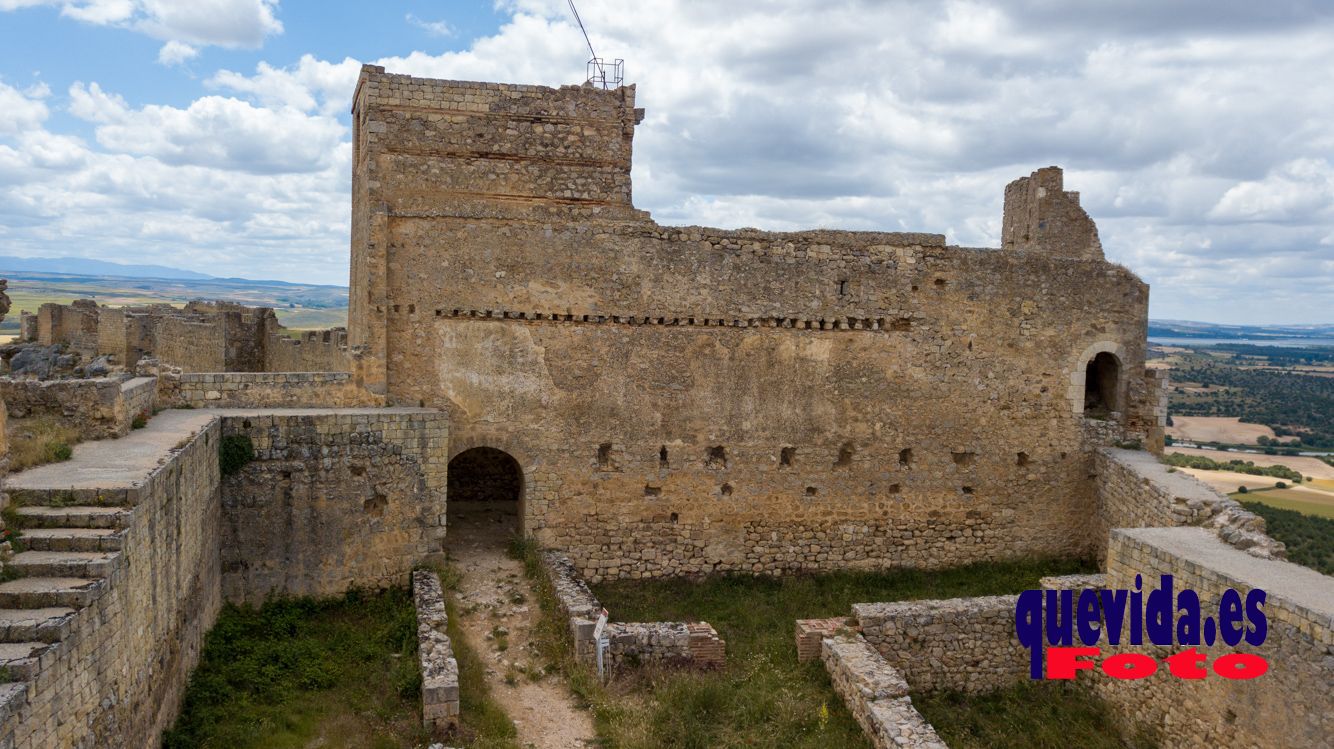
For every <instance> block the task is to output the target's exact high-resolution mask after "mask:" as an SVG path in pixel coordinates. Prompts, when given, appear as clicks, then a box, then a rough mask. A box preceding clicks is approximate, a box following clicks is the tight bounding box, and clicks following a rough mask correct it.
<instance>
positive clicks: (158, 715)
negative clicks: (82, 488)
mask: <svg viewBox="0 0 1334 749" xmlns="http://www.w3.org/2000/svg"><path fill="white" fill-rule="evenodd" d="M219 436H220V430H219V428H218V426H217V424H216V422H205V423H204V425H203V426H202V428H201V429H200V430H199V431H198V432H196V433H195V434H194V435H193V436H191V437H190V438H189V439H188V440H187V441H186V442H185V443H184V444H183V445H181V446H180V447H178V448H176V449H174V450H171V451H170V452H169V455H168V457H167V459H166V460H165V461H164V462H163V463H162V465H160V466H159V467H158V468H157V469H156V470H154V471H153V472H152V474H151V475H150V476H149V478H148V479H147V481H145V482H144V483H143V484H142V485H141V486H138V487H137V488H135V489H134V490H133V491H127V490H126V489H124V488H121V489H120V490H119V491H120V496H121V497H123V498H124V501H127V502H130V503H132V504H133V507H132V509H130V510H129V512H130V517H129V519H128V520H127V521H126V530H125V535H124V540H123V541H122V547H121V551H120V556H119V557H118V561H119V564H116V565H115V566H114V567H113V569H112V571H111V573H110V574H109V575H108V576H107V577H106V578H102V579H101V580H100V581H98V582H96V583H95V587H94V589H93V590H94V593H93V596H92V600H91V602H90V603H89V604H88V605H87V606H85V607H83V608H81V609H80V610H78V611H77V613H74V614H71V615H68V621H67V622H66V623H65V624H64V625H62V627H63V634H62V636H61V639H60V641H59V642H57V643H55V644H53V645H50V646H49V647H48V648H47V650H46V651H45V652H44V653H43V654H42V655H41V657H40V659H38V662H37V665H36V669H35V673H33V674H32V675H31V677H30V678H29V679H28V680H27V683H26V685H20V686H15V685H13V684H10V685H5V687H4V690H3V692H0V694H3V695H4V696H5V697H7V698H8V703H7V705H6V706H5V708H4V709H3V710H0V719H2V722H0V746H5V747H14V749H49V748H50V747H98V749H102V748H103V747H105V748H107V749H140V748H141V747H149V746H156V745H157V742H158V741H159V740H160V736H161V733H162V731H163V730H164V729H166V728H167V727H168V726H169V725H170V724H171V722H172V721H173V720H174V719H175V717H176V713H177V710H178V707H179V705H180V701H181V698H182V696H183V694H184V690H185V687H186V684H187V681H188V677H189V674H190V672H191V670H192V669H193V668H194V666H195V665H196V664H197V663H198V660H199V656H200V651H201V648H202V646H203V640H204V635H205V633H206V632H207V631H208V629H209V628H210V627H211V626H212V625H213V622H214V621H215V620H216V618H217V614H218V611H219V609H220V607H221V597H220V595H219V591H220V587H219V566H218V541H219V539H218V533H219V527H220V523H219V517H218V507H219V503H218V479H219V477H218V453H217V450H218V439H219ZM17 480H18V481H19V482H20V484H19V486H18V487H17V489H18V490H19V491H20V492H21V490H22V486H21V481H22V476H21V475H20V476H19V477H18V478H17ZM113 493H114V492H113Z"/></svg>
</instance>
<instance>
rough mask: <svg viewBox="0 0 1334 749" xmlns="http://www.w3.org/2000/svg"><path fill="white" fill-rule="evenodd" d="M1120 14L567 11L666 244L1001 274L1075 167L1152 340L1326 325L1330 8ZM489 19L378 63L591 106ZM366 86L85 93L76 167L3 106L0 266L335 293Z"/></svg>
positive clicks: (978, 8)
mask: <svg viewBox="0 0 1334 749" xmlns="http://www.w3.org/2000/svg"><path fill="white" fill-rule="evenodd" d="M46 2H47V4H52V5H58V6H60V7H62V8H76V9H77V10H70V11H68V12H69V13H74V12H78V13H82V14H84V15H85V16H87V17H93V16H97V17H99V18H103V19H108V20H105V21H101V22H105V23H114V24H118V25H121V26H128V27H133V28H137V29H139V30H140V31H145V32H146V33H154V34H156V35H157V36H158V38H161V39H164V40H166V41H169V42H170V41H174V42H179V43H181V44H188V45H190V46H191V47H193V48H199V47H202V46H204V45H208V44H227V45H231V46H245V45H254V44H258V43H260V42H262V41H263V39H264V38H265V36H266V35H269V34H273V33H278V32H279V31H280V30H281V25H280V24H279V23H278V21H277V18H276V15H275V12H274V11H275V10H276V3H272V2H263V1H261V0H244V1H243V0H208V2H207V3H168V2H166V0H158V1H157V2H149V0H132V2H129V7H130V13H129V15H128V16H127V15H126V7H127V6H126V5H125V4H123V3H120V4H118V3H117V2H116V1H115V0H105V1H104V2H96V3H94V2H77V3H76V2H74V0H46ZM1126 3H1128V4H1129V5H1126ZM1126 3H1122V4H1111V3H1091V4H1088V7H1087V8H1084V9H1082V10H1081V12H1080V13H1078V14H1056V15H1052V14H1051V13H1050V4H1049V2H1048V0H1014V1H1013V2H1008V3H1005V4H993V3H981V2H970V1H965V0H951V1H949V2H945V3H940V2H935V1H928V0H847V2H843V3H837V4H829V3H809V2H800V1H799V0H737V2H733V3H728V4H727V12H726V13H723V14H720V13H718V12H717V10H716V8H715V7H714V6H711V5H708V4H705V3H698V2H689V1H688V0H656V1H655V2H653V3H642V4H636V5H635V7H634V8H632V9H628V8H627V7H626V6H625V5H624V3H620V2H613V1H612V0H581V2H580V11H581V13H583V15H584V19H585V21H586V22H588V24H589V32H590V34H591V36H592V41H593V44H594V46H595V48H596V49H597V50H598V52H599V54H601V55H603V56H605V57H626V58H627V61H626V62H627V74H628V76H629V78H630V80H631V81H633V82H636V83H637V84H638V86H639V87H638V98H639V103H640V105H641V106H645V107H647V109H648V118H647V120H646V121H645V122H644V124H643V125H641V126H640V127H639V128H638V129H637V131H636V135H635V175H634V176H635V196H636V202H637V204H638V205H639V206H640V207H641V208H647V209H650V210H651V211H652V212H653V213H654V215H655V216H656V217H657V218H658V219H659V220H661V221H664V222H667V223H680V224H688V223H703V224H711V225H720V226H744V225H753V226H758V227H760V228H770V229H795V228H805V227H813V226H829V227H843V228H857V229H876V228H878V229H891V230H893V229H902V230H914V231H930V232H942V233H945V234H946V235H947V236H948V237H949V238H950V240H951V241H953V242H957V243H960V244H965V245H974V246H977V245H980V246H987V245H990V246H994V245H996V244H997V243H998V238H999V224H1000V210H1001V200H1002V190H1003V187H1004V185H1005V183H1006V182H1007V181H1009V180H1010V179H1013V178H1015V177H1017V176H1020V175H1024V174H1027V173H1028V172H1030V171H1032V170H1033V169H1035V168H1037V167H1041V166H1046V165H1048V164H1061V165H1063V166H1065V167H1066V169H1067V176H1066V184H1067V186H1068V187H1069V188H1070V189H1073V190H1079V191H1080V192H1081V193H1082V196H1083V202H1084V205H1085V206H1086V207H1087V208H1088V210H1089V211H1090V212H1091V214H1092V215H1093V216H1094V218H1095V219H1096V220H1098V222H1099V225H1100V229H1101V233H1102V239H1103V244H1104V246H1105V248H1106V250H1107V253H1108V255H1109V257H1110V258H1111V259H1113V260H1116V261H1120V262H1125V263H1126V264H1128V265H1129V266H1130V267H1131V268H1132V269H1134V270H1135V271H1136V272H1138V273H1140V274H1141V275H1142V276H1143V277H1144V278H1145V279H1146V280H1148V281H1149V282H1150V283H1151V284H1153V287H1154V294H1153V303H1154V313H1155V314H1156V315H1158V316H1163V317H1205V318H1213V319H1217V320H1221V321H1227V320H1234V321H1236V320H1244V319H1250V320H1256V321H1259V320H1264V319H1269V320H1271V321H1279V320H1283V319H1299V318H1301V317H1302V316H1305V317H1307V318H1308V319H1310V318H1311V317H1312V316H1316V317H1321V316H1324V317H1327V316H1328V313H1327V312H1324V311H1323V310H1327V309H1328V307H1329V305H1328V298H1326V299H1325V300H1324V302H1323V303H1320V300H1319V294H1321V293H1325V294H1329V293H1330V292H1331V290H1334V258H1331V249H1330V248H1331V247H1332V246H1334V215H1331V210H1332V209H1331V206H1334V187H1331V184H1334V166H1331V159H1330V156H1329V154H1331V153H1334V132H1332V131H1331V130H1330V129H1329V127H1328V123H1329V122H1330V121H1334V89H1331V88H1330V87H1329V86H1328V85H1327V83H1326V82H1325V81H1324V78H1325V77H1326V76H1325V71H1327V70H1329V69H1331V68H1334V22H1332V20H1331V19H1332V16H1334V6H1326V5H1316V4H1305V5H1301V6H1300V7H1298V5H1297V4H1277V5H1274V4H1271V5H1263V4H1255V3H1217V2H1212V1H1210V0H1181V2H1179V3H1167V4H1164V3H1160V2H1156V0H1126ZM32 4H35V2H34V0H0V9H4V8H12V7H17V6H19V5H32ZM1118 5H1119V6H1121V7H1129V8H1131V10H1128V11H1127V10H1117V9H1116V7H1114V6H1118ZM166 6H171V8H169V9H167V8H166ZM224 6H225V8H227V9H230V10H231V11H234V12H227V13H224V12H221V11H219V10H218V9H219V8H223V7H224ZM498 7H499V8H500V9H501V11H502V12H505V13H508V14H510V15H511V17H510V19H509V20H508V21H507V22H506V23H505V25H504V26H503V27H502V28H501V29H500V30H499V31H498V33H496V34H495V35H493V36H490V37H486V38H481V39H477V40H474V41H473V42H472V44H471V45H470V46H469V47H468V48H467V49H464V50H461V51H455V52H446V53H443V54H429V53H426V52H422V51H415V52H407V53H403V54H399V55H395V56H391V57H386V58H382V59H380V60H374V61H368V62H374V63H376V64H381V65H384V66H386V67H387V68H388V69H389V70H390V71H391V72H400V73H409V74H413V75H418V76H428V77H442V78H461V79H470V80H489V81H508V82H520V83H542V84H548V85H559V84H565V83H578V82H580V81H581V80H582V79H583V76H584V72H585V68H584V64H585V61H586V59H587V56H588V55H587V49H586V48H585V47H584V40H583V37H582V35H580V33H579V31H578V29H577V28H576V27H575V26H574V25H573V22H572V21H571V20H570V19H569V18H568V8H567V7H566V4H565V2H564V0H501V2H500V3H499V5H498ZM168 10H171V11H173V12H168ZM215 17H216V18H217V19H221V20H220V21H219V22H218V23H217V25H216V26H217V27H216V28H212V27H209V28H205V26H207V24H204V21H203V20H201V19H204V20H208V19H212V18H215ZM417 20H420V19H417ZM411 21H412V19H409V22H411ZM164 49H165V48H164ZM359 68H360V61H357V60H353V59H350V58H345V59H342V60H322V59H319V58H317V57H315V56H313V55H305V56H303V57H301V58H300V60H299V61H297V62H296V63H295V64H292V65H290V66H286V67H279V66H275V65H272V64H269V63H260V64H259V65H257V66H256V68H255V69H254V70H253V71H252V72H236V71H229V70H222V71H218V72H216V73H214V74H213V75H211V76H209V77H207V78H206V79H205V82H206V86H207V87H208V88H209V93H211V94H213V95H209V96H202V97H201V98H199V99H197V100H196V101H194V102H193V103H191V104H190V105H188V106H182V107H165V106H159V105H152V104H150V105H148V106H142V107H138V108H136V107H131V106H129V105H128V104H127V103H126V102H125V101H124V100H122V99H120V98H119V97H117V96H115V95H114V94H112V93H108V92H106V91H103V90H102V89H101V88H100V87H98V86H97V85H96V84H88V85H86V86H78V87H76V88H73V89H71V90H70V101H69V108H70V111H71V112H72V113H73V114H75V115H76V116H78V117H80V118H82V119H84V120H87V121H89V122H92V123H94V124H95V126H96V127H95V128H94V133H95V143H92V144H89V143H86V142H84V141H80V140H78V139H67V140H62V138H64V137H65V136H56V135H55V134H46V135H48V136H50V137H44V138H36V137H34V135H33V131H34V129H36V130H41V128H43V127H45V123H46V122H47V121H48V116H47V110H46V107H47V103H44V101H43V99H44V98H45V97H44V96H37V95H29V94H28V92H24V93H19V92H18V91H16V90H15V89H12V88H10V89H5V88H3V87H0V225H3V226H6V227H7V228H8V229H9V230H10V231H9V234H8V235H7V236H6V242H7V243H14V242H19V243H23V242H28V243H31V246H34V247H40V246H46V245H45V244H43V243H46V242H65V243H66V244H69V243H70V242H73V241H74V240H70V239H68V237H87V238H89V239H88V241H94V240H93V239H92V238H94V237H95V238H96V241H97V242H99V243H109V246H110V247H112V248H115V247H135V248H139V247H141V246H144V247H147V249H146V250H145V252H148V253H152V252H160V251H161V252H166V253H167V254H166V255H165V256H164V257H158V256H155V258H154V259H157V260H161V259H173V258H172V253H175V252H178V251H179V248H181V247H188V248H190V249H189V252H190V254H189V257H191V258H202V259H206V260H207V261H208V262H210V263H218V264H220V266H221V265H222V264H225V265H227V266H228V267H229V268H230V270H229V271H227V272H230V273H243V274H248V275H253V274H260V275H274V276H278V277H287V278H306V279H309V278H311V277H312V274H321V273H322V274H323V275H320V276H319V278H321V279H322V280H330V281H335V282H343V281H344V279H345V278H346V270H345V268H346V262H347V239H346V231H347V228H346V227H347V214H348V205H347V203H348V199H347V182H348V173H347V169H348V168H349V166H348V161H349V160H350V146H349V143H348V135H349V134H348V131H347V128H346V126H345V125H340V124H339V123H340V122H342V123H346V122H347V109H348V107H349V105H350V100H351V96H352V91H353V86H354V85H355V81H356V77H357V72H358V69H359ZM16 133H26V136H24V137H26V140H24V142H23V143H20V142H19V140H18V138H19V137H20V136H19V135H17V134H16ZM6 134H9V135H8V137H7V136H6ZM57 175H59V178H57ZM14 185H21V187H11V186H14ZM19 213H22V215H21V216H20V215H18V214H19ZM94 246H97V247H101V246H102V245H101V244H97V245H94ZM167 247H170V248H171V249H170V250H169V251H168V250H165V249H162V248H167ZM46 254H55V253H54V252H47V253H46ZM1256 258H1262V259H1263V262H1257V261H1256ZM175 262H176V263H177V264H189V263H185V262H184V261H181V260H179V259H176V260H175ZM194 265H196V267H201V266H199V265H198V264H194ZM326 267H327V268H328V269H329V270H327V271H326V270H323V269H324V268H326ZM203 269H205V270H209V269H210V268H209V267H204V268H203ZM212 269H213V270H219V268H212ZM1302 269H1307V272H1306V273H1304V274H1303V273H1302ZM219 272H222V271H220V270H219ZM1302 275H1305V276H1306V278H1300V277H1299V276H1302ZM1275 299H1279V300H1283V301H1284V302H1285V303H1280V304H1275V303H1274V301H1273V300H1275ZM1300 305H1305V307H1302V306H1300Z"/></svg>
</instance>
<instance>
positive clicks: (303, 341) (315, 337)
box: [264, 328, 352, 372]
mask: <svg viewBox="0 0 1334 749" xmlns="http://www.w3.org/2000/svg"><path fill="white" fill-rule="evenodd" d="M349 356H350V354H349V352H348V347H347V331H346V330H345V329H343V328H331V329H329V330H304V331H301V333H300V335H299V336H297V337H295V338H294V337H291V336H288V335H283V334H279V333H278V332H276V331H273V330H271V331H270V332H269V335H268V339H267V340H266V341H265V344H264V371H265V372H348V371H351V369H352V362H351V360H350V359H349Z"/></svg>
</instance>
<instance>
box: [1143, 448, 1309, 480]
mask: <svg viewBox="0 0 1334 749" xmlns="http://www.w3.org/2000/svg"><path fill="white" fill-rule="evenodd" d="M1162 461H1163V462H1164V463H1166V464H1168V465H1170V466H1176V467H1178V468H1196V469H1199V470H1202V471H1232V472H1233V473H1245V474H1249V475H1251V476H1272V477H1274V478H1277V479H1287V480H1289V481H1296V482H1299V483H1300V482H1301V480H1302V475H1301V474H1300V473H1298V472H1296V471H1294V470H1292V469H1291V468H1288V467H1287V466H1283V465H1277V466H1257V465H1256V464H1254V463H1252V462H1251V461H1249V460H1240V459H1237V458H1234V459H1232V460H1229V461H1226V462H1225V461H1219V460H1213V459H1212V458H1208V457H1205V456H1203V455H1185V454H1183V453H1166V454H1165V455H1163V457H1162Z"/></svg>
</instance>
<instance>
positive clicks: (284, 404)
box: [166, 372, 384, 408]
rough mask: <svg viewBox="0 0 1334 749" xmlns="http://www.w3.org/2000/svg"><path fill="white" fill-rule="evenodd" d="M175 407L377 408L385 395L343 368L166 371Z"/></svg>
mask: <svg viewBox="0 0 1334 749" xmlns="http://www.w3.org/2000/svg"><path fill="white" fill-rule="evenodd" d="M169 377H172V378H173V382H172V383H171V385H170V386H169V387H168V388H166V392H168V393H169V395H168V398H169V402H170V404H171V405H172V406H174V407H186V408H321V407H322V408H352V407H357V406H378V405H382V404H383V403H384V398H383V397H381V396H377V395H375V394H373V393H371V392H370V391H368V390H366V389H365V388H364V387H362V386H361V385H359V384H358V383H357V382H356V381H355V380H354V379H353V377H352V375H350V374H348V373H346V372H226V373H222V372H215V373H185V374H180V375H169Z"/></svg>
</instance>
